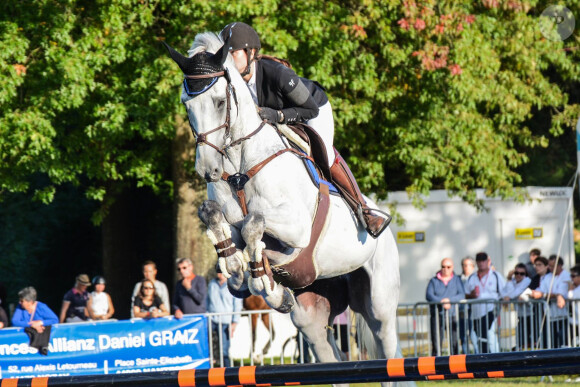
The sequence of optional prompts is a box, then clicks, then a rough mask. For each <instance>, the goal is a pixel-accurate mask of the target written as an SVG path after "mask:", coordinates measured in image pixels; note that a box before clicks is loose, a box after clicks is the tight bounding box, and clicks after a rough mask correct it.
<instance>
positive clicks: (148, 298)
mask: <svg viewBox="0 0 580 387" xmlns="http://www.w3.org/2000/svg"><path fill="white" fill-rule="evenodd" d="M133 315H134V316H135V317H141V318H157V317H163V316H169V310H168V309H167V306H166V305H165V304H164V303H163V301H162V300H161V298H160V297H159V296H158V295H157V290H156V289H155V283H154V282H153V281H151V280H149V279H144V280H143V281H141V286H140V287H139V293H137V297H135V303H134V305H133Z"/></svg>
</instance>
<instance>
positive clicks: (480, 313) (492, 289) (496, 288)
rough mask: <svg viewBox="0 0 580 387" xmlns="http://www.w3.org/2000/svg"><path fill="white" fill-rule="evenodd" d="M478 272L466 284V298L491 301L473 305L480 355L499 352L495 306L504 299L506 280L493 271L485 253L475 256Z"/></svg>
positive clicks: (474, 328) (474, 324)
mask: <svg viewBox="0 0 580 387" xmlns="http://www.w3.org/2000/svg"><path fill="white" fill-rule="evenodd" d="M475 264H476V265H477V272H476V273H473V274H472V275H470V276H469V278H468V279H467V282H466V283H465V298H467V299H472V300H473V299H476V300H482V301H484V300H489V301H490V302H480V303H474V304H472V305H471V313H472V314H471V317H472V319H473V330H474V331H475V333H476V334H477V336H478V341H479V349H480V351H479V352H480V353H487V352H499V343H498V340H497V336H496V335H495V319H496V318H495V305H496V301H497V300H499V299H500V297H503V295H504V294H503V289H504V287H505V280H504V279H503V277H502V276H501V275H500V274H499V273H497V272H496V271H495V270H492V269H491V259H490V258H489V255H487V253H485V252H480V253H477V255H476V256H475Z"/></svg>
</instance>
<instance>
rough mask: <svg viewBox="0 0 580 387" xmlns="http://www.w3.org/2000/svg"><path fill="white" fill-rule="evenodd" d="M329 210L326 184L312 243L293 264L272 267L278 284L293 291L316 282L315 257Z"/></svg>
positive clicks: (317, 210)
mask: <svg viewBox="0 0 580 387" xmlns="http://www.w3.org/2000/svg"><path fill="white" fill-rule="evenodd" d="M329 208H330V195H329V191H328V186H327V185H326V184H320V190H319V192H318V207H317V209H316V214H315V215H314V221H313V222H312V232H311V234H310V243H308V246H306V248H304V249H303V250H302V251H301V252H300V253H299V254H298V256H297V257H296V258H294V260H292V262H289V263H286V264H283V265H277V266H272V272H273V273H274V278H275V279H276V281H277V282H279V283H280V284H282V285H284V286H286V287H289V288H291V289H300V288H303V287H306V286H308V285H310V284H311V283H313V282H314V280H316V277H317V276H318V274H317V270H316V266H315V264H314V256H315V252H316V248H317V246H318V242H319V241H320V236H321V235H322V230H323V229H324V225H325V223H326V218H327V215H328V210H329Z"/></svg>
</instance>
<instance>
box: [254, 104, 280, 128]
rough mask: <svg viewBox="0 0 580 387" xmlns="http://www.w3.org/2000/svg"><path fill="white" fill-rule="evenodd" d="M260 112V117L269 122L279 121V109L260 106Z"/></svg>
mask: <svg viewBox="0 0 580 387" xmlns="http://www.w3.org/2000/svg"><path fill="white" fill-rule="evenodd" d="M258 114H259V115H260V118H262V119H263V120H264V121H266V122H268V123H271V124H274V123H277V122H279V120H278V118H279V117H278V111H276V110H274V109H271V108H269V107H260V108H258Z"/></svg>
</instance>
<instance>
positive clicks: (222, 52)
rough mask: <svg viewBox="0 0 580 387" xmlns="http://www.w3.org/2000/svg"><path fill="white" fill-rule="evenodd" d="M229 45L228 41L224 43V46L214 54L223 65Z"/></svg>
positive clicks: (215, 58)
mask: <svg viewBox="0 0 580 387" xmlns="http://www.w3.org/2000/svg"><path fill="white" fill-rule="evenodd" d="M228 51H229V50H228V45H227V42H226V43H224V45H223V46H222V48H220V49H219V50H218V51H217V52H216V53H215V54H214V60H215V61H216V62H218V63H219V64H221V65H223V64H224V63H225V61H226V58H227V57H228Z"/></svg>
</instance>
